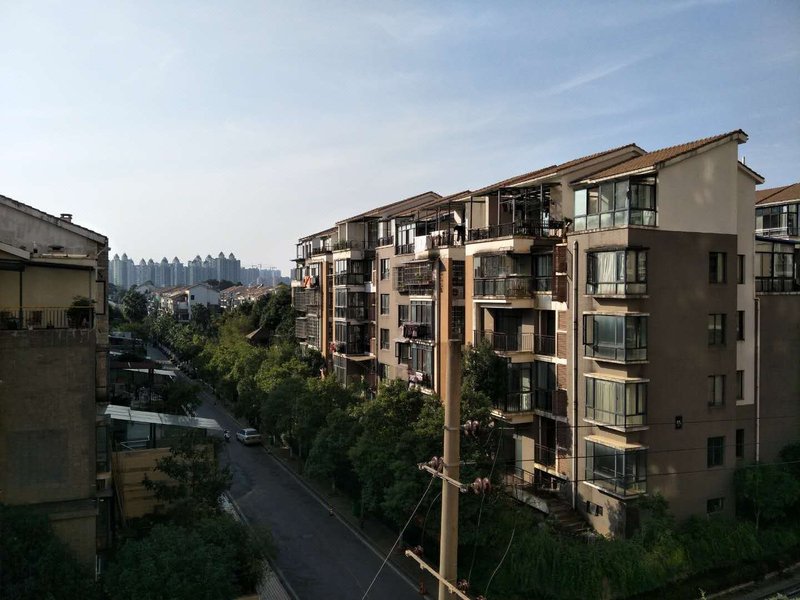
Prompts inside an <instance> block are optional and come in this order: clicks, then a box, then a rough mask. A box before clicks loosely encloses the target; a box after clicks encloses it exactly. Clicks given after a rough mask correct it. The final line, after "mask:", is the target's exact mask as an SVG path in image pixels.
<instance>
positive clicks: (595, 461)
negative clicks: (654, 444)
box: [586, 440, 647, 495]
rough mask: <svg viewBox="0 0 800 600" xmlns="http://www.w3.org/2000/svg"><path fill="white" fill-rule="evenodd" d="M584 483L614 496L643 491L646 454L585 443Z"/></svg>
mask: <svg viewBox="0 0 800 600" xmlns="http://www.w3.org/2000/svg"><path fill="white" fill-rule="evenodd" d="M586 481H587V482H590V483H593V484H595V485H597V486H599V487H601V488H604V489H606V490H609V491H611V492H614V493H616V494H621V495H628V494H638V493H642V492H645V491H646V488H647V451H646V450H643V449H642V450H621V449H619V448H612V447H610V446H605V445H603V444H599V443H596V442H590V441H588V440H587V441H586Z"/></svg>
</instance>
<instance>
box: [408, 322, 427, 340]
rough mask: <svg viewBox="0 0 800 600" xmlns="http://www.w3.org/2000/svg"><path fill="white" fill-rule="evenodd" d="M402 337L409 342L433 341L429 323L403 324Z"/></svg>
mask: <svg viewBox="0 0 800 600" xmlns="http://www.w3.org/2000/svg"><path fill="white" fill-rule="evenodd" d="M403 337H404V338H407V339H411V340H430V339H433V328H432V327H431V326H430V324H429V323H412V322H409V323H403Z"/></svg>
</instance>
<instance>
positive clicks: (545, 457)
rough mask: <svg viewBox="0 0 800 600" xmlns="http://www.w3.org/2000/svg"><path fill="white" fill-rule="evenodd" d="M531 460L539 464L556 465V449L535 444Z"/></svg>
mask: <svg viewBox="0 0 800 600" xmlns="http://www.w3.org/2000/svg"><path fill="white" fill-rule="evenodd" d="M533 460H534V462H537V463H539V464H540V465H544V466H546V467H554V466H555V465H556V449H555V448H551V447H549V446H544V445H542V444H536V445H535V446H534V448H533Z"/></svg>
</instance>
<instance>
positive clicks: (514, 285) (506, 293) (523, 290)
mask: <svg viewBox="0 0 800 600" xmlns="http://www.w3.org/2000/svg"><path fill="white" fill-rule="evenodd" d="M533 279H534V278H533V277H531V276H529V275H510V276H508V277H493V278H488V279H475V281H474V287H473V293H474V296H475V297H478V298H482V297H487V296H488V297H501V298H530V297H531V295H532V293H533V291H534V283H533Z"/></svg>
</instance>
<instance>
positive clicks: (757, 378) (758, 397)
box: [755, 298, 761, 462]
mask: <svg viewBox="0 0 800 600" xmlns="http://www.w3.org/2000/svg"><path fill="white" fill-rule="evenodd" d="M755 312H756V361H755V362H756V372H755V384H756V390H755V394H756V398H755V400H756V462H758V461H759V460H760V459H761V299H760V298H756V311H755Z"/></svg>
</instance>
